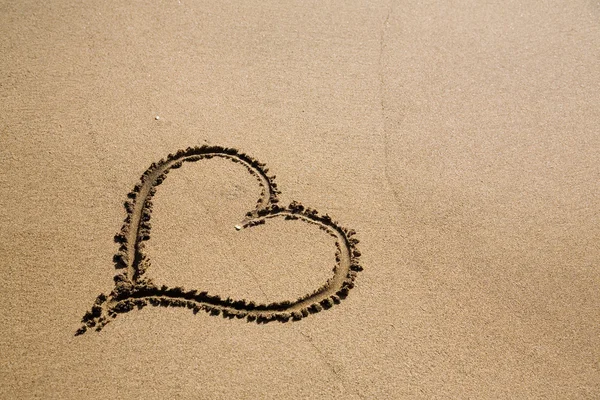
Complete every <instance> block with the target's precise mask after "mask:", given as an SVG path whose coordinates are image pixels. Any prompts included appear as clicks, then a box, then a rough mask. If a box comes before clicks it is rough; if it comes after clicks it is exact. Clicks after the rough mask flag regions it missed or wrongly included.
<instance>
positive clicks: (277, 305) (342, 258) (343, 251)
mask: <svg viewBox="0 0 600 400" xmlns="http://www.w3.org/2000/svg"><path fill="white" fill-rule="evenodd" d="M213 157H220V158H224V159H226V160H230V161H232V162H234V163H239V164H241V165H242V166H244V167H245V169H246V170H247V171H248V172H249V173H250V174H251V175H252V176H254V177H255V178H256V179H257V181H258V183H259V185H260V187H261V194H260V197H259V199H258V200H257V202H256V207H255V208H254V209H253V210H250V211H248V212H247V213H246V215H245V217H244V218H243V220H242V221H241V222H240V224H239V225H236V227H235V228H236V229H237V230H238V231H240V230H243V229H246V228H251V227H253V226H256V225H260V224H265V223H266V221H267V220H268V219H271V218H281V217H283V218H284V219H286V220H301V221H303V222H306V223H309V224H313V225H316V226H318V227H319V228H320V229H322V230H324V231H326V232H327V233H328V234H329V235H331V236H332V237H334V238H335V239H336V243H335V246H336V265H335V266H334V268H333V276H332V277H331V278H330V279H328V280H327V282H325V283H324V284H323V285H322V286H321V287H319V288H318V289H316V290H314V291H313V292H312V293H308V294H306V295H303V296H301V297H300V298H298V299H296V300H284V301H278V302H273V303H270V304H257V303H255V302H253V301H249V300H246V299H240V300H234V299H231V298H229V297H228V298H226V299H223V298H221V297H220V296H219V295H212V294H209V293H208V292H206V291H198V290H186V289H184V288H182V287H173V288H170V287H167V286H165V285H162V286H160V287H159V286H157V285H155V284H154V283H153V282H152V280H151V279H149V278H147V277H145V276H144V273H145V272H146V270H147V269H148V268H149V267H150V260H149V258H148V256H147V255H146V254H145V252H144V250H145V244H144V242H145V241H147V240H149V239H150V230H151V224H150V218H151V214H152V197H153V196H154V194H155V193H156V188H157V186H159V185H160V184H161V183H162V182H163V181H164V179H166V177H167V174H168V173H169V171H170V170H172V169H177V168H180V167H182V166H183V165H184V164H183V163H184V162H197V161H200V160H204V159H210V158H213ZM267 173H268V169H267V168H266V166H265V164H262V163H260V162H258V161H257V160H255V159H253V158H252V157H250V156H248V155H246V154H244V153H241V152H239V151H238V150H236V149H231V148H225V147H220V146H206V145H205V146H201V147H188V148H187V149H185V150H179V151H178V152H176V153H175V154H169V156H167V158H166V159H162V160H160V161H159V162H157V163H153V164H152V165H151V166H150V167H149V168H148V169H147V170H146V171H145V172H144V173H143V174H142V177H141V178H140V182H139V183H138V184H136V185H135V187H134V189H133V190H132V191H131V192H130V193H129V194H128V195H127V200H126V201H125V203H124V207H125V210H126V212H127V216H126V217H125V220H124V223H123V227H122V228H121V231H120V232H119V233H117V235H115V238H114V239H115V242H117V243H118V244H119V250H118V251H117V253H116V254H115V255H114V257H113V261H114V263H115V268H116V269H117V271H118V273H117V275H116V276H115V277H114V281H115V287H114V289H113V290H112V291H111V292H110V293H109V294H108V295H106V294H100V295H99V296H98V297H97V298H96V300H95V302H94V304H93V305H92V308H91V310H90V311H88V312H86V313H85V315H84V316H83V318H82V324H83V325H82V327H81V328H79V329H78V330H77V332H76V333H75V335H76V336H77V335H81V334H83V333H85V332H87V331H88V330H89V329H91V328H94V329H95V330H96V331H100V330H102V328H103V327H104V326H105V325H106V324H107V323H109V322H110V321H112V320H113V319H114V318H116V316H117V315H118V314H122V313H126V312H129V311H132V310H134V309H141V308H143V307H145V306H147V305H152V306H163V307H169V306H170V307H186V308H188V309H191V310H192V311H193V312H194V313H197V312H199V311H201V310H202V311H205V312H207V313H209V314H211V315H222V316H223V317H224V318H230V319H232V318H238V319H243V318H246V319H247V320H248V321H256V322H258V323H265V322H270V321H280V322H287V321H290V320H300V319H302V318H304V317H306V316H308V315H309V314H313V313H318V312H320V311H322V310H323V309H328V308H331V307H332V306H333V305H335V304H339V303H340V301H341V300H342V299H344V298H345V297H346V296H347V295H348V292H349V290H350V289H352V288H353V287H354V281H355V279H356V275H357V272H359V271H361V270H362V266H361V265H360V263H359V257H360V255H361V253H360V251H359V250H358V249H357V244H358V243H359V241H358V239H357V238H356V237H354V236H355V234H356V232H355V231H354V230H352V229H346V228H343V227H342V226H340V225H339V224H338V223H337V222H335V221H333V220H332V218H331V217H330V216H329V215H327V214H324V215H321V214H319V213H318V212H317V211H316V210H314V209H311V208H308V207H305V206H304V205H302V204H301V203H299V202H295V201H294V202H292V203H291V204H290V205H288V206H287V207H281V206H280V205H279V204H278V203H279V198H278V195H279V194H280V193H281V192H280V191H279V189H278V187H277V184H276V183H275V176H269V175H268V174H267Z"/></svg>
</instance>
